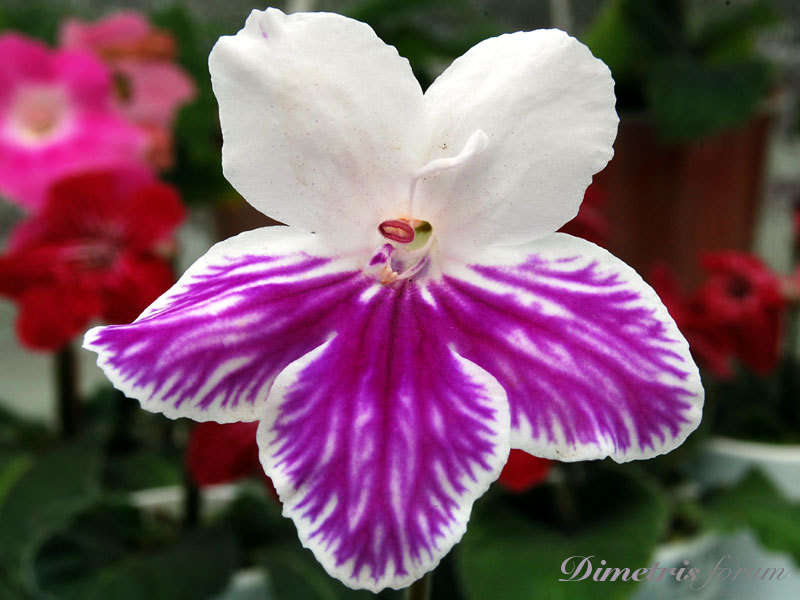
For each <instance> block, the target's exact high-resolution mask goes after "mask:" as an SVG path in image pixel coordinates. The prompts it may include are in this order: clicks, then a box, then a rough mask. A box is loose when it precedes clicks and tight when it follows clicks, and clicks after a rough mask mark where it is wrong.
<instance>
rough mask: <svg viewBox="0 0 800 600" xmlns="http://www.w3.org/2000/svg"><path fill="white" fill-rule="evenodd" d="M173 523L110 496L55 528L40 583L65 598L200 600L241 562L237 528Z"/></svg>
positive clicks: (41, 559)
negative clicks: (179, 530)
mask: <svg viewBox="0 0 800 600" xmlns="http://www.w3.org/2000/svg"><path fill="white" fill-rule="evenodd" d="M172 537H173V530H172V529H171V527H165V526H164V524H159V523H158V522H154V521H153V520H152V518H148V517H147V516H146V515H144V514H143V513H142V512H141V511H139V510H138V509H136V508H133V507H131V506H128V505H125V504H109V503H104V504H100V505H97V506H94V507H93V508H92V509H91V510H88V511H85V512H84V513H82V514H81V515H79V516H78V517H77V518H75V519H74V520H73V521H72V522H71V523H70V524H69V526H68V527H66V528H64V529H62V530H61V531H59V532H57V533H55V534H53V535H51V536H50V537H49V538H48V539H46V540H45V541H44V542H43V543H42V544H41V545H40V546H39V547H38V549H37V551H36V553H35V555H34V557H33V560H32V569H31V570H32V572H33V573H34V578H35V587H36V588H37V589H38V590H41V591H44V592H46V593H48V594H52V595H53V596H55V597H57V598H59V599H60V600H107V599H109V598H113V599H114V600H200V599H202V598H212V597H214V596H215V595H216V594H218V593H219V592H221V591H222V590H223V589H224V588H225V587H226V585H227V584H228V582H229V580H230V577H231V575H232V573H233V570H234V568H235V566H236V548H235V545H234V543H233V540H232V538H231V536H230V535H229V534H227V533H226V532H224V531H222V530H217V529H207V530H201V531H197V532H194V533H191V534H187V535H185V536H182V537H180V538H179V539H177V540H173V539H172Z"/></svg>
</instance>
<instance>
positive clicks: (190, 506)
mask: <svg viewBox="0 0 800 600" xmlns="http://www.w3.org/2000/svg"><path fill="white" fill-rule="evenodd" d="M201 503H202V498H201V497H200V489H199V488H198V487H197V486H196V485H195V484H194V482H193V481H192V478H191V477H190V476H189V473H188V472H187V471H186V468H185V467H184V471H183V527H184V529H186V530H192V529H195V528H196V527H197V526H198V524H199V523H200V509H201Z"/></svg>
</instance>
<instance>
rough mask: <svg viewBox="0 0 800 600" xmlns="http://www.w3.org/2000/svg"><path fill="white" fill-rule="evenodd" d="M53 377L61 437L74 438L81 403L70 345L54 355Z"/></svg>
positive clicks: (78, 424) (79, 428)
mask: <svg viewBox="0 0 800 600" xmlns="http://www.w3.org/2000/svg"><path fill="white" fill-rule="evenodd" d="M55 375H56V395H57V401H58V423H59V429H60V433H61V437H63V438H66V439H69V438H74V437H76V436H77V435H78V433H80V430H81V401H80V397H79V395H78V361H77V357H76V354H75V347H74V346H73V345H72V344H67V345H66V346H64V348H63V349H62V350H60V351H59V352H58V353H57V354H56V356H55Z"/></svg>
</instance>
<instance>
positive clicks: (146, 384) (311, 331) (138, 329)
mask: <svg viewBox="0 0 800 600" xmlns="http://www.w3.org/2000/svg"><path fill="white" fill-rule="evenodd" d="M272 229H273V230H274V231H272V230H266V231H265V230H256V231H255V232H249V233H248V234H246V235H245V236H239V238H234V239H233V240H228V241H226V242H224V243H223V244H220V245H218V246H216V247H215V248H214V249H212V250H211V251H209V253H208V254H207V255H206V256H205V257H204V258H203V259H201V260H200V261H198V263H196V264H195V265H194V266H193V267H191V269H190V270H189V271H188V272H187V274H186V275H185V276H184V277H183V278H182V279H181V281H180V282H179V283H178V284H176V286H175V287H174V288H173V289H172V290H170V291H169V292H167V293H166V294H165V295H164V296H162V297H161V298H160V299H159V300H157V301H156V302H155V303H154V304H153V305H152V306H151V307H150V308H149V309H147V311H145V313H144V314H143V315H142V316H141V317H139V319H137V320H136V321H135V322H134V323H132V324H130V325H114V326H108V327H99V328H96V329H93V330H92V331H90V332H89V334H87V338H86V339H87V343H86V346H87V348H89V349H91V350H94V351H96V352H98V354H99V355H100V358H99V360H98V364H100V366H101V367H103V369H104V370H105V371H106V374H107V375H108V377H109V378H110V379H111V380H112V382H113V383H114V384H115V386H116V387H118V388H119V389H121V390H122V391H123V392H125V393H126V394H127V395H129V396H131V397H135V398H138V399H139V400H140V401H141V402H142V405H143V406H144V407H145V408H147V409H148V410H152V411H155V412H163V413H165V414H167V415H169V416H187V417H191V418H193V419H195V420H198V421H209V420H214V421H219V422H230V421H252V420H256V419H258V418H259V417H260V414H261V409H260V407H261V405H262V404H263V403H264V402H265V401H266V398H267V395H268V393H269V389H270V386H271V385H272V382H273V380H274V379H275V376H276V375H277V374H278V373H279V372H280V371H281V370H282V369H283V368H284V367H285V366H286V365H288V364H289V363H291V362H292V361H294V360H296V359H297V358H299V357H301V356H303V355H304V354H306V353H308V352H309V351H311V350H312V349H314V348H316V347H317V346H319V345H320V344H322V343H324V342H325V340H326V339H327V338H328V337H329V336H330V335H331V334H332V333H334V332H335V330H336V326H337V323H338V322H339V321H340V320H341V317H340V313H341V312H342V311H347V310H348V309H349V307H350V306H351V305H353V304H358V297H359V295H360V294H361V293H363V292H364V291H365V290H366V289H368V288H369V287H370V285H372V284H373V282H371V281H370V280H368V279H367V278H365V277H364V276H363V275H362V274H361V273H360V272H359V271H342V270H338V269H336V268H335V263H334V261H332V260H331V259H328V258H320V257H317V256H313V255H310V254H309V253H308V252H306V251H305V250H304V247H305V246H309V245H311V242H310V240H311V239H312V238H313V236H311V237H309V236H302V235H295V234H293V233H292V232H286V231H281V230H282V229H283V230H285V228H272ZM281 235H284V236H287V238H288V240H289V242H288V243H287V242H285V241H284V240H282V239H278V242H281V244H280V245H279V244H278V243H276V241H275V239H274V238H280V236H281ZM243 240H244V242H246V243H241V242H242V241H243ZM237 242H238V243H237ZM249 246H256V247H257V249H258V250H261V251H262V252H264V251H266V252H269V249H270V246H273V247H275V246H278V248H277V249H278V250H284V249H285V252H284V253H276V254H272V255H270V254H266V255H263V254H262V255H255V254H249V253H241V252H242V250H243V249H244V250H248V249H249ZM254 249H255V248H254Z"/></svg>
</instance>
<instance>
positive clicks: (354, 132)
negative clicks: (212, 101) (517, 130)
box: [209, 8, 428, 251]
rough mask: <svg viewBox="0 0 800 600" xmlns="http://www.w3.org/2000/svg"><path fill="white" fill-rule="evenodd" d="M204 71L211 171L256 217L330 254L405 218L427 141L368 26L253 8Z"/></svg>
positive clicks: (415, 107)
mask: <svg viewBox="0 0 800 600" xmlns="http://www.w3.org/2000/svg"><path fill="white" fill-rule="evenodd" d="M209 68H210V71H211V80H212V84H213V88H214V93H215V94H216V96H217V99H218V101H219V106H220V121H221V124H222V133H223V140H224V142H223V151H222V152H223V155H222V163H223V171H224V173H225V176H226V177H227V178H228V180H229V181H230V182H231V183H232V184H233V186H234V187H235V188H236V189H237V190H238V191H239V193H241V194H242V196H244V197H245V199H246V200H247V201H248V202H250V203H251V204H252V205H253V206H255V207H256V208H257V209H258V210H260V211H261V212H263V213H265V214H267V215H269V216H270V217H273V218H275V219H277V220H279V221H282V222H284V223H287V224H289V225H292V226H294V227H297V228H300V229H303V230H306V231H312V232H316V233H318V234H320V235H323V236H325V237H327V238H330V239H331V240H333V241H335V244H336V248H337V249H338V250H340V251H345V250H346V249H347V248H348V247H349V246H350V245H353V244H356V245H359V244H364V243H371V240H372V238H374V235H375V229H376V228H377V226H378V224H379V223H381V222H382V221H384V220H386V219H391V218H397V217H398V216H401V215H399V214H397V213H398V212H399V211H400V212H405V211H407V210H408V208H409V202H410V185H411V180H412V178H413V174H414V173H415V172H416V170H417V169H419V167H420V166H421V165H422V164H423V163H424V154H425V151H426V146H425V144H426V142H427V139H428V138H427V132H428V128H427V121H426V119H425V109H424V102H423V98H422V90H421V89H420V87H419V84H418V83H417V80H416V79H415V78H414V75H413V73H412V72H411V67H410V65H409V64H408V61H407V60H406V59H404V58H401V57H400V56H399V55H398V54H397V51H396V50H395V49H394V48H393V47H391V46H388V45H386V44H384V43H383V42H382V41H381V40H380V39H379V38H378V37H377V36H376V35H375V32H374V31H373V30H372V29H371V28H370V27H369V26H368V25H366V24H364V23H360V22H358V21H355V20H353V19H349V18H347V17H343V16H340V15H334V14H330V13H295V14H292V15H285V14H283V13H282V12H280V11H279V10H277V9H274V8H270V9H267V10H266V11H257V10H254V11H253V12H252V13H251V14H250V17H249V18H248V19H247V23H246V24H245V27H244V28H243V29H242V30H241V31H240V32H239V33H237V34H236V35H235V36H224V37H222V38H220V40H219V41H218V42H217V44H216V45H215V46H214V49H213V50H212V52H211V56H210V57H209ZM331 207H335V210H333V209H332V208H331Z"/></svg>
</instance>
